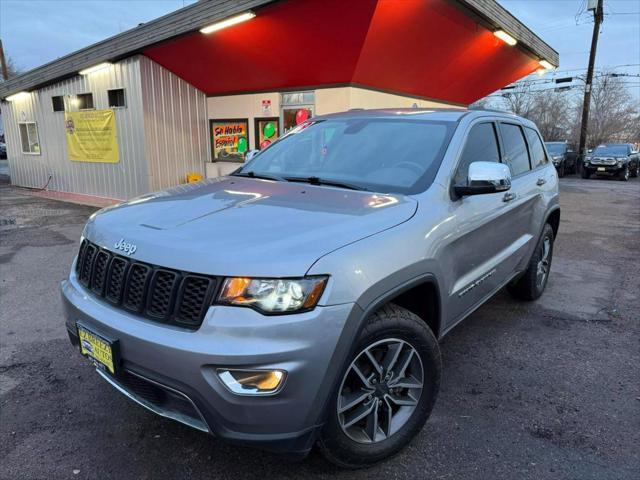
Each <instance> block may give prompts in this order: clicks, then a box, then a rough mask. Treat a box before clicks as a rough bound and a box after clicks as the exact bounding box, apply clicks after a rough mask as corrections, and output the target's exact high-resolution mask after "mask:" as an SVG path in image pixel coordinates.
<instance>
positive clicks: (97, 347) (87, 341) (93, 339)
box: [77, 323, 118, 375]
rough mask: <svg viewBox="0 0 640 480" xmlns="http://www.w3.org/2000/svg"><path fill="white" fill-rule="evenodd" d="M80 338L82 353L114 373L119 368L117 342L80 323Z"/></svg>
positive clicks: (98, 365)
mask: <svg viewBox="0 0 640 480" xmlns="http://www.w3.org/2000/svg"><path fill="white" fill-rule="evenodd" d="M77 326H78V338H79V339H80V353H82V354H83V355H85V356H87V357H89V358H90V359H91V360H93V363H95V364H96V366H97V367H98V368H102V369H103V370H107V371H108V372H109V373H111V374H112V375H115V374H116V368H117V360H118V359H117V353H118V352H117V348H116V347H117V343H116V342H114V341H111V340H107V339H106V338H104V337H102V336H100V335H98V334H97V333H93V332H92V331H90V330H88V329H87V328H86V327H84V326H83V325H81V324H79V323H78V325H77Z"/></svg>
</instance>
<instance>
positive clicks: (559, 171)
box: [558, 163, 564, 178]
mask: <svg viewBox="0 0 640 480" xmlns="http://www.w3.org/2000/svg"><path fill="white" fill-rule="evenodd" d="M558 177H559V178H562V177H564V163H561V164H560V166H559V167H558Z"/></svg>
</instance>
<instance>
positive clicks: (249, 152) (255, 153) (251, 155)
mask: <svg viewBox="0 0 640 480" xmlns="http://www.w3.org/2000/svg"><path fill="white" fill-rule="evenodd" d="M259 153H260V150H249V151H248V152H247V156H246V157H245V159H244V161H245V162H248V161H249V160H251V159H252V158H253V157H255V156H256V155H257V154H259Z"/></svg>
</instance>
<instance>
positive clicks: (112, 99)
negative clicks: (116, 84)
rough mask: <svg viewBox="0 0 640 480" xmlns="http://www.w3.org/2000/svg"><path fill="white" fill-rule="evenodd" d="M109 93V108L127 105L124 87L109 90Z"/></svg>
mask: <svg viewBox="0 0 640 480" xmlns="http://www.w3.org/2000/svg"><path fill="white" fill-rule="evenodd" d="M107 94H108V95H109V108H114V107H126V106H127V105H126V103H125V99H124V88H116V89H114V90H107Z"/></svg>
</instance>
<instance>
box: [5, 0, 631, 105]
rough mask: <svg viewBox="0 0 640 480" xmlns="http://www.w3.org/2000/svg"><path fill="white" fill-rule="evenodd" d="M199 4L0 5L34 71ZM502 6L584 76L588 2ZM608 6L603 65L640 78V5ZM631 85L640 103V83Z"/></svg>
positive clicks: (612, 1)
mask: <svg viewBox="0 0 640 480" xmlns="http://www.w3.org/2000/svg"><path fill="white" fill-rule="evenodd" d="M193 1H194V0H60V1H58V0H0V38H1V39H2V42H3V44H4V49H5V52H6V54H8V55H9V56H10V57H11V58H12V59H13V61H14V62H15V64H16V65H17V66H18V67H19V68H21V69H22V70H29V69H32V68H34V67H37V66H39V65H42V64H44V63H46V62H49V61H52V60H55V59H56V58H58V57H61V56H63V55H66V54H68V53H71V52H73V51H75V50H78V49H80V48H82V47H85V46H87V45H90V44H92V43H95V42H98V41H100V40H103V39H105V38H107V37H109V36H111V35H115V34H117V33H119V32H122V31H124V30H127V29H129V28H133V27H135V26H136V25H138V24H139V23H142V22H146V21H149V20H152V19H154V18H157V17H159V16H162V15H164V14H166V13H169V12H171V11H173V10H176V9H178V8H182V7H183V6H184V5H189V4H191V3H193ZM398 1H401V0H398ZM498 2H499V3H500V4H502V5H503V6H504V7H505V8H507V10H509V11H510V12H511V13H513V14H514V15H515V16H516V17H517V18H518V19H520V20H521V21H522V22H523V23H524V24H525V25H527V26H528V27H529V28H530V29H531V30H533V31H534V32H535V33H536V34H537V35H538V36H540V37H541V38H542V39H543V40H545V41H546V42H547V43H548V44H550V45H551V46H552V47H553V48H554V49H556V50H557V51H558V52H559V53H560V67H559V69H558V71H557V72H555V73H554V74H552V75H551V76H553V75H556V76H558V75H559V76H566V74H570V75H576V74H583V73H584V72H585V70H586V65H587V62H588V57H589V46H590V43H591V33H592V29H593V15H592V14H591V12H585V11H584V7H585V4H586V0H498ZM604 5H605V20H604V23H603V25H602V30H601V35H600V41H599V45H598V55H597V57H596V68H605V67H606V68H615V70H616V71H617V72H626V73H630V74H635V75H640V0H604ZM580 12H582V13H581V14H579V13H580ZM622 65H624V66H623V67H621V66H622ZM632 80H633V81H635V83H633V81H632ZM626 81H628V82H629V83H628V84H629V86H630V88H632V89H633V91H634V94H635V95H636V96H637V97H638V98H640V78H639V77H631V78H630V79H629V80H626Z"/></svg>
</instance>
